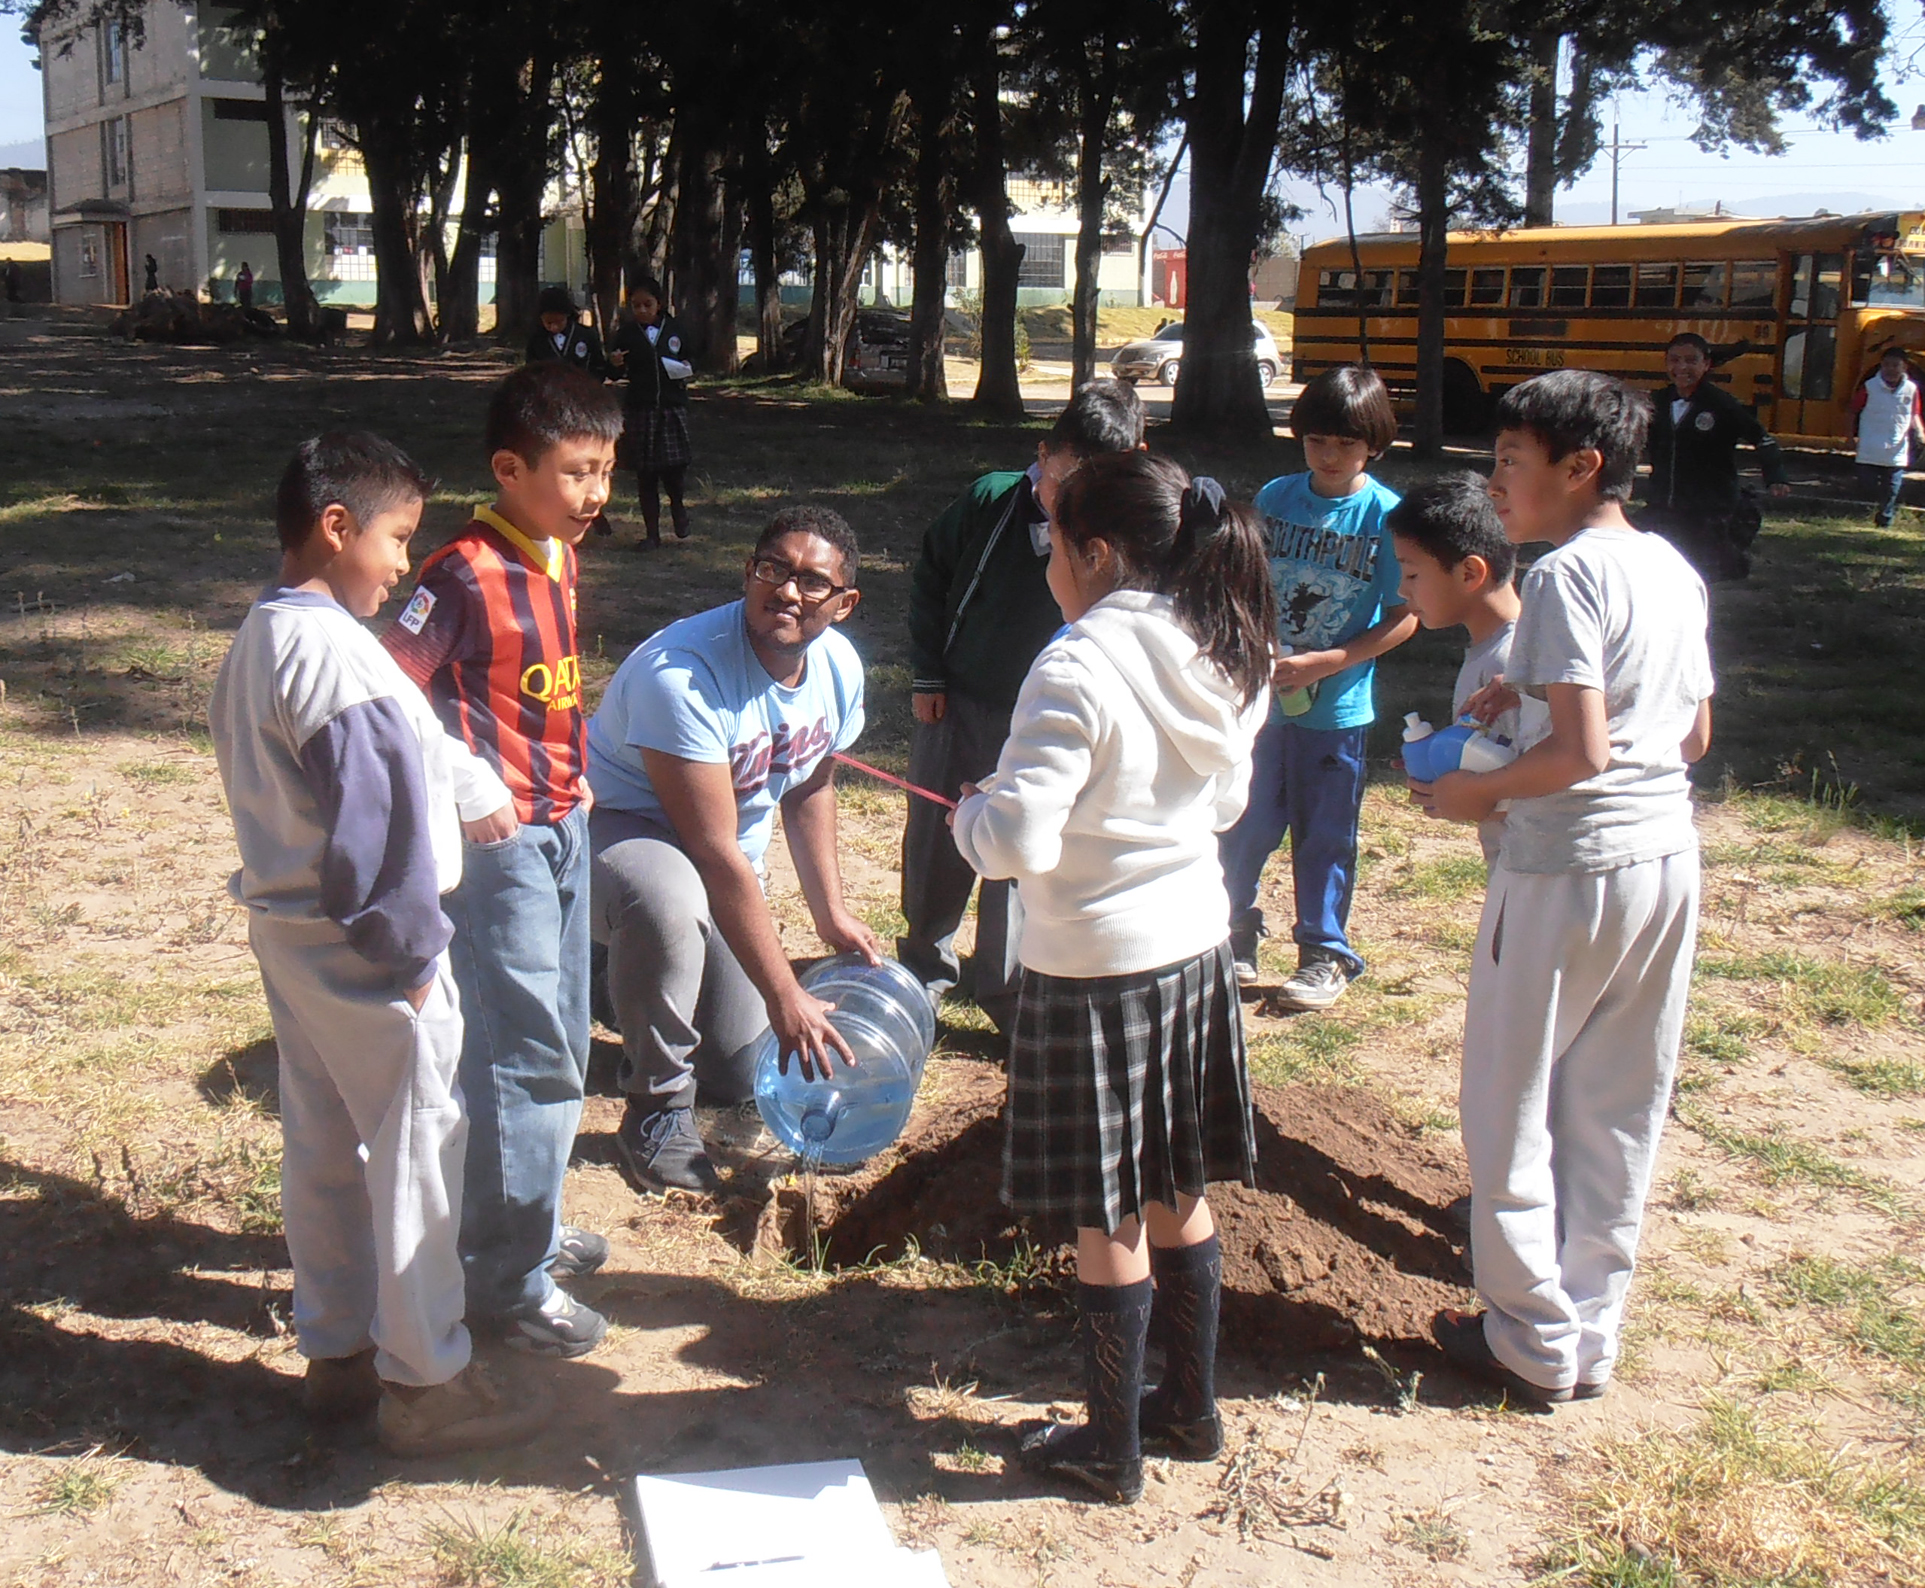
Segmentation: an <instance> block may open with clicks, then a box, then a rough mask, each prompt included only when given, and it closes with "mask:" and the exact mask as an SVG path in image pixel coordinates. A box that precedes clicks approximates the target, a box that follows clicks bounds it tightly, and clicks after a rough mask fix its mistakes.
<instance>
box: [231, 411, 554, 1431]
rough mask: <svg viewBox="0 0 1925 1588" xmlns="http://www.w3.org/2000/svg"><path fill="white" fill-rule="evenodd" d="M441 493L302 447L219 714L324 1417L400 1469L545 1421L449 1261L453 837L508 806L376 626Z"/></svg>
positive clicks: (313, 1375)
mask: <svg viewBox="0 0 1925 1588" xmlns="http://www.w3.org/2000/svg"><path fill="white" fill-rule="evenodd" d="M430 489H431V485H430V482H429V481H428V480H427V479H426V478H425V477H424V476H423V475H422V473H421V472H420V470H419V469H417V468H416V467H415V465H414V464H413V463H412V462H410V461H409V459H408V458H407V457H406V455H405V454H403V453H402V452H400V451H399V450H398V449H397V448H395V447H393V446H391V445H390V444H389V443H387V442H385V441H383V440H381V439H380V438H379V437H376V436H372V435H367V434H358V435H349V434H333V435H324V436H319V437H316V438H315V439H313V440H310V441H307V442H304V443H303V444H302V445H301V447H300V448H299V450H298V451H297V452H296V453H295V456H294V460H293V461H292V462H291V463H290V464H289V465H288V468H287V471H286V473H285V474H284V475H283V476H282V479H281V484H280V489H279V492H278V495H277V497H276V504H275V505H276V515H275V516H276V519H277V524H278V528H279V531H280V539H281V547H282V562H281V576H280V579H279V581H278V583H277V584H276V585H275V586H272V587H270V588H269V589H268V590H266V591H264V592H263V593H262V595H261V598H260V599H259V600H258V601H257V602H256V603H255V604H254V606H253V608H252V609H251V610H250V611H249V612H248V615H247V618H246V620H245V621H244V622H243V623H242V624H241V627H240V631H239V633H237V634H236V635H235V637H234V644H233V647H232V649H230V650H229V652H228V655H227V659H226V661H225V662H224V663H223V664H222V666H221V672H220V678H219V680H218V682H217V683H216V684H215V686H214V696H213V701H212V703H211V706H210V708H209V717H210V719H211V725H212V728H213V733H214V748H215V754H216V756H217V758H218V760H219V763H220V771H221V783H222V786H223V787H224V789H225V790H226V794H227V803H228V808H229V810H230V811H231V812H232V814H233V818H234V835H235V838H236V840H237V842H238V845H239V848H240V852H241V867H240V870H238V871H237V872H235V873H234V876H233V878H232V880H231V881H230V882H229V884H228V887H229V891H231V892H232V893H233V895H234V897H235V898H236V899H238V900H239V901H240V902H241V903H242V904H244V905H246V906H247V909H248V939H249V943H250V945H251V947H252V948H253V950H254V956H255V958H256V959H257V960H258V961H259V962H260V967H261V981H262V984H263V986H264V988H265V990H266V993H267V1002H268V1009H269V1011H270V1013H271V1014H272V1016H273V1020H274V1037H275V1043H276V1045H277V1047H278V1048H279V1050H280V1095H281V1129H282V1135H283V1140H284V1152H283V1160H282V1170H281V1202H282V1213H283V1219H284V1224H285V1228H286V1233H287V1245H288V1252H289V1255H290V1257H291V1258H292V1261H293V1265H294V1324H295V1329H296V1331H297V1334H298V1337H299V1341H300V1347H301V1353H302V1355H304V1356H305V1357H307V1359H308V1367H307V1404H308V1409H309V1412H310V1414H311V1415H313V1416H314V1417H315V1418H316V1419H317V1420H320V1421H335V1420H342V1419H345V1418H348V1417H351V1416H356V1415H362V1414H365V1413H366V1412H367V1411H369V1410H375V1411H376V1414H377V1415H376V1422H377V1426H378V1429H379V1433H380V1438H381V1442H382V1443H383V1445H385V1446H386V1447H387V1448H388V1450H389V1451H391V1452H392V1453H394V1454H397V1455H438V1454H442V1453H445V1452H448V1451H452V1450H461V1449H473V1448H478V1447H482V1446H490V1445H500V1444H506V1443H509V1442H511V1441H515V1440H519V1439H521V1438H523V1437H525V1436H526V1435H527V1434H528V1433H529V1432H531V1431H532V1430H533V1428H534V1427H535V1426H536V1425H537V1424H538V1423H539V1422H540V1420H541V1417H540V1411H539V1409H538V1408H537V1407H536V1406H534V1405H533V1404H532V1403H529V1402H527V1401H526V1400H518V1399H516V1398H513V1397H511V1396H510V1395H508V1394H507V1393H505V1392H504V1390H503V1388H502V1387H501V1386H500V1385H499V1384H498V1383H496V1382H495V1381H494V1380H493V1379H492V1378H491V1377H490V1376H489V1375H488V1374H487V1373H486V1372H484V1371H483V1369H482V1368H481V1366H480V1364H479V1363H473V1362H471V1361H470V1359H469V1358H470V1344H469V1338H468V1331H467V1329H466V1327H465V1326H464V1325H463V1323H462V1321H461V1318H462V1305H463V1302H462V1290H463V1285H462V1270H461V1260H460V1257H459V1256H458V1254H457V1252H456V1233H457V1231H458V1230H459V1228H460V1224H461V1170H462V1153H463V1150H464V1147H465V1144H466V1139H467V1121H466V1119H465V1117H464V1115H463V1111H462V1102H461V1093H460V1089H459V1087H458V1086H457V1085H456V1082H455V1067H456V1063H457V1061H458V1059H459V1058H460V1054H461V1030H462V1026H461V1010H460V1007H459V1004H458V1002H457V998H456V993H455V986H454V982H453V980H452V978H451V977H450V974H449V971H448V960H447V954H446V952H445V951H446V949H447V946H448V940H449V937H450V936H451V934H452V928H451V927H450V926H449V923H448V919H447V917H446V916H445V915H444V914H443V913H442V910H441V895H442V894H444V893H446V892H447V891H448V890H449V889H450V888H452V887H454V885H455V884H456V883H457V882H458V881H459V880H460V878H461V831H460V822H461V821H462V820H475V819H478V818H480V817H483V816H487V815H489V814H492V813H493V812H495V811H498V810H500V809H501V808H502V807H503V806H505V805H507V804H508V803H509V795H508V791H507V789H506V788H505V787H504V786H503V785H502V783H501V780H500V779H499V778H498V777H496V776H495V774H494V773H493V772H492V771H490V770H489V769H488V768H487V767H486V766H485V765H484V764H482V763H481V762H479V761H477V760H476V759H475V757H474V756H473V755H472V754H471V753H470V752H469V751H468V749H467V748H466V746H465V745H463V744H461V743H460V742H459V741H457V740H454V739H451V738H449V737H448V735H447V734H446V733H444V732H443V731H442V728H441V724H440V722H439V721H438V720H437V719H436V717H435V715H434V712H433V711H432V709H431V708H430V707H429V705H428V702H427V700H426V699H425V698H424V697H423V696H422V694H421V691H420V690H419V689H417V688H416V687H415V685H414V684H413V683H412V682H410V680H409V679H408V678H407V676H406V675H405V674H404V673H403V672H402V671H401V669H400V668H399V667H398V666H397V665H396V664H395V663H394V661H393V659H392V658H391V657H390V656H389V655H388V653H387V652H386V651H385V650H383V649H382V647H381V646H380V644H379V643H378V642H377V641H376V640H375V638H374V637H373V635H371V634H369V633H368V632H367V630H366V629H365V628H363V627H362V625H361V622H360V621H359V620H361V619H363V618H369V617H372V616H374V614H375V613H376V612H377V611H379V610H380V608H381V604H382V602H383V601H385V600H386V599H387V597H388V595H389V594H390V593H391V592H392V591H393V589H394V587H395V585H396V584H397V583H399V581H400V580H401V579H402V578H403V577H405V575H406V574H407V571H408V541H409V538H410V536H411V535H412V534H413V532H414V529H415V527H416V525H417V524H418V523H419V522H420V518H421V505H422V502H423V501H424V500H425V499H426V497H427V494H428V491H429V490H430Z"/></svg>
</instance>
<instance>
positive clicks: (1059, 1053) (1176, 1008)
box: [1003, 942, 1257, 1231]
mask: <svg viewBox="0 0 1925 1588" xmlns="http://www.w3.org/2000/svg"><path fill="white" fill-rule="evenodd" d="M1003 1118H1004V1123H1005V1134H1004V1137H1003V1201H1004V1202H1006V1203H1007V1204H1008V1205H1009V1206H1010V1207H1011V1208H1012V1209H1014V1210H1015V1211H1016V1212H1018V1213H1026V1214H1030V1215H1034V1216H1041V1217H1048V1218H1056V1219H1066V1220H1069V1221H1070V1222H1073V1223H1074V1224H1076V1225H1078V1226H1079V1227H1086V1228H1092V1229H1101V1230H1104V1231H1113V1230H1115V1229H1116V1228H1117V1226H1118V1225H1120V1224H1121V1223H1122V1222H1123V1220H1124V1219H1126V1218H1129V1217H1130V1216H1131V1215H1132V1214H1139V1215H1140V1214H1141V1213H1142V1211H1143V1209H1144V1207H1145V1206H1146V1205H1147V1204H1149V1203H1151V1202H1161V1203H1163V1204H1165V1205H1166V1206H1170V1207H1174V1206H1175V1205H1176V1199H1177V1196H1178V1195H1179V1194H1183V1195H1187V1196H1201V1195H1202V1194H1203V1191H1204V1188H1205V1187H1206V1186H1207V1185H1208V1184H1209V1183H1210V1182H1211V1181H1213V1180H1235V1181H1238V1182H1240V1183H1241V1184H1243V1185H1254V1184H1255V1183H1256V1157H1257V1151H1256V1135H1255V1131H1254V1129H1253V1126H1252V1121H1251V1114H1250V1072H1249V1067H1248V1065H1247V1063H1246V1061H1245V1058H1244V1051H1243V1016H1242V1011H1241V1008H1240V1006H1239V1004H1238V1001H1237V984H1236V971H1235V968H1234V965H1233V963H1232V961H1231V957H1230V945H1229V944H1228V943H1227V942H1226V943H1224V944H1223V945H1221V946H1220V947H1218V948H1214V949H1212V950H1210V952H1209V953H1207V954H1200V955H1198V956H1197V957H1196V958H1195V959H1192V960H1187V961H1185V962H1183V963H1182V964H1178V965H1165V966H1163V967H1162V968H1161V969H1159V970H1148V971H1140V972H1137V973H1135V974H1132V975H1127V976H1096V977H1072V976H1044V975H1041V974H1039V973H1038V972H1036V971H1033V970H1026V971H1024V972H1023V986H1022V994H1021V997H1020V999H1019V1001H1018V1004H1017V1009H1016V1029H1015V1032H1014V1034H1013V1036H1012V1037H1011V1040H1010V1052H1009V1089H1008V1098H1007V1102H1006V1105H1005V1107H1004V1110H1003Z"/></svg>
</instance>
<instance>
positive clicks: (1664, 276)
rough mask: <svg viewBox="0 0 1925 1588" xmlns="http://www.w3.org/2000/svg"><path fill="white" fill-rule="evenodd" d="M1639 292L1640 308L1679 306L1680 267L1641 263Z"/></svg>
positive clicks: (1638, 303)
mask: <svg viewBox="0 0 1925 1588" xmlns="http://www.w3.org/2000/svg"><path fill="white" fill-rule="evenodd" d="M1637 292H1638V295H1637V306H1638V307H1639V308H1640V309H1675V308H1676V307H1677V306H1678V267H1677V266H1676V265H1639V266H1638V289H1637Z"/></svg>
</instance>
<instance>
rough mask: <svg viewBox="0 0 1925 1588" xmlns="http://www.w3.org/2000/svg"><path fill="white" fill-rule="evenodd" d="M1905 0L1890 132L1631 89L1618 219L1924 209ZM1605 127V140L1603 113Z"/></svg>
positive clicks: (1590, 186) (1606, 182)
mask: <svg viewBox="0 0 1925 1588" xmlns="http://www.w3.org/2000/svg"><path fill="white" fill-rule="evenodd" d="M1898 3H1899V6H1900V9H1899V10H1897V11H1895V13H1894V15H1895V18H1896V20H1897V28H1896V39H1895V44H1896V48H1895V50H1894V52H1893V53H1894V59H1893V61H1892V62H1891V63H1890V64H1889V65H1888V67H1887V70H1886V73H1885V91H1886V93H1887V94H1888V95H1890V97H1891V98H1892V99H1893V100H1894V101H1895V102H1896V103H1897V104H1898V106H1899V115H1898V118H1897V120H1896V121H1895V122H1894V123H1893V127H1892V131H1890V132H1889V133H1888V134H1886V136H1885V137H1884V138H1882V139H1879V140H1876V141H1874V142H1871V143H1861V142H1859V141H1858V140H1857V139H1856V138H1853V137H1852V136H1851V135H1850V134H1848V133H1838V132H1828V131H1825V130H1823V129H1821V128H1816V127H1813V126H1812V125H1811V123H1810V121H1809V120H1808V119H1807V118H1794V119H1793V120H1791V121H1790V122H1788V123H1787V125H1786V127H1785V135H1786V139H1787V141H1788V143H1789V144H1790V147H1789V149H1788V150H1787V151H1786V153H1785V154H1784V155H1782V156H1777V157H1767V156H1763V155H1754V154H1747V153H1743V152H1734V153H1732V154H1731V155H1729V156H1726V157H1720V156H1717V155H1708V154H1705V153H1703V152H1702V151H1701V150H1699V149H1698V148H1696V147H1695V146H1694V145H1693V144H1692V143H1691V141H1690V131H1691V127H1692V121H1693V118H1692V116H1691V115H1690V113H1689V112H1688V111H1687V110H1684V109H1682V108H1680V107H1677V106H1675V105H1672V104H1670V103H1668V102H1667V101H1666V99H1665V96H1664V95H1662V94H1629V95H1625V96H1624V97H1623V98H1622V99H1620V100H1619V101H1618V102H1617V105H1616V110H1617V112H1618V122H1619V125H1620V127H1621V128H1622V136H1623V139H1624V141H1625V142H1626V143H1641V144H1644V145H1645V147H1644V148H1643V149H1641V150H1637V151H1635V152H1632V153H1627V154H1626V155H1625V156H1624V158H1623V162H1622V171H1621V178H1620V189H1619V209H1620V218H1623V219H1628V218H1629V216H1630V213H1631V212H1632V211H1634V210H1640V209H1650V208H1656V207H1660V206H1664V205H1677V204H1690V205H1696V204H1703V205H1710V204H1713V203H1715V202H1717V201H1719V200H1723V201H1724V204H1725V206H1726V208H1727V209H1730V210H1734V211H1736V212H1738V213H1739V214H1755V215H1779V214H1810V213H1811V211H1812V210H1814V209H1817V208H1819V207H1821V206H1822V207H1824V208H1827V209H1832V210H1837V211H1841V212H1847V211H1852V210H1858V209H1877V208H1894V209H1898V208H1908V207H1909V208H1925V132H1914V131H1912V129H1911V116H1912V112H1913V111H1914V109H1916V108H1918V107H1920V106H1921V105H1925V18H1922V17H1920V16H1919V13H1918V12H1917V10H1916V8H1914V7H1912V6H1910V5H1909V4H1908V3H1905V0H1898ZM32 59H33V55H32V52H31V51H30V50H29V49H28V48H27V46H26V45H25V44H24V43H23V42H21V39H20V33H19V26H18V22H17V20H16V19H15V18H14V17H12V16H9V15H0V165H14V164H27V165H36V166H37V165H40V164H43V163H44V158H45V157H44V154H43V153H41V152H39V151H38V150H37V149H26V150H23V149H20V148H18V147H16V146H18V145H20V144H29V143H31V144H36V145H37V144H38V143H39V140H40V138H41V112H40V104H41V102H40V74H39V73H38V72H37V71H35V70H34V68H33V66H32V64H31V62H32ZM1606 128H1607V136H1608V135H1609V132H1608V129H1609V122H1608V119H1607V123H1606ZM1284 187H1285V190H1286V193H1287V196H1288V197H1289V198H1290V199H1291V201H1292V202H1294V203H1296V204H1298V205H1299V206H1301V207H1302V208H1303V210H1304V211H1305V217H1304V219H1303V220H1301V221H1299V222H1297V223H1296V225H1295V227H1294V228H1293V229H1294V230H1295V231H1296V232H1298V233H1299V234H1300V235H1302V236H1305V237H1308V238H1311V239H1316V238H1321V237H1329V236H1332V235H1335V234H1337V233H1339V232H1340V231H1341V230H1342V219H1341V209H1340V201H1339V202H1338V203H1336V204H1333V202H1332V200H1333V199H1335V198H1336V195H1335V194H1334V193H1332V194H1330V195H1324V194H1320V193H1319V192H1318V191H1317V189H1316V188H1315V187H1314V186H1311V185H1309V184H1306V183H1302V182H1293V181H1286V182H1285V183H1284ZM1389 208H1390V195H1389V194H1388V193H1386V192H1383V191H1380V190H1364V191H1360V193H1359V195H1358V199H1357V204H1356V209H1357V224H1358V226H1359V228H1360V229H1368V230H1376V229H1378V228H1379V227H1380V226H1381V225H1382V224H1383V223H1384V220H1385V218H1386V216H1387V214H1388V211H1389ZM1187 210H1188V203H1187V193H1186V191H1185V184H1184V181H1183V179H1182V177H1180V176H1179V178H1178V180H1177V183H1176V184H1175V187H1174V188H1173V190H1172V192H1171V196H1170V203H1169V205H1168V206H1166V208H1165V212H1164V220H1165V222H1166V223H1167V224H1168V225H1169V226H1171V227H1172V228H1173V229H1174V230H1175V231H1176V232H1179V233H1180V232H1181V231H1182V229H1183V226H1184V224H1185V219H1186V212H1187ZM1610 216H1611V167H1610V161H1609V160H1608V159H1600V160H1599V161H1598V163H1597V165H1596V166H1594V167H1593V168H1592V169H1591V171H1590V172H1589V173H1588V174H1586V175H1585V176H1583V177H1581V178H1580V179H1579V180H1578V182H1577V184H1576V186H1575V187H1573V188H1572V189H1570V190H1569V191H1564V190H1560V191H1559V193H1558V195H1557V218H1558V219H1559V220H1560V221H1568V222H1573V223H1590V224H1597V223H1600V222H1604V221H1607V220H1609V219H1610ZM1171 241H1172V239H1171V237H1170V236H1169V235H1168V234H1167V233H1159V234H1158V237H1157V242H1158V244H1159V245H1160V246H1166V247H1167V246H1170V244H1171Z"/></svg>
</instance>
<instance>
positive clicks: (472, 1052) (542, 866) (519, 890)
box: [443, 810, 588, 1319]
mask: <svg viewBox="0 0 1925 1588" xmlns="http://www.w3.org/2000/svg"><path fill="white" fill-rule="evenodd" d="M443 908H444V909H446V911H447V912H448V918H449V919H450V920H451V921H453V922H454V928H455V936H454V942H453V943H452V944H450V945H449V949H448V957H449V960H450V962H451V964H452V966H453V969H454V978H455V985H456V986H457V987H458V988H459V989H460V991H461V1014H462V1018H463V1020H464V1022H465V1024H466V1030H465V1033H464V1035H463V1037H462V1043H461V1072H460V1073H461V1090H462V1093H463V1095H464V1097H465V1099H466V1101H467V1108H468V1157H467V1171H466V1187H465V1189H464V1192H463V1195H462V1204H461V1260H462V1266H463V1268H464V1269H465V1270H466V1272H467V1281H468V1316H469V1317H470V1318H471V1319H472V1318H488V1317H500V1316H501V1315H503V1314H504V1313H508V1312H512V1311H515V1310H518V1309H520V1308H522V1307H525V1306H529V1305H538V1304H540V1303H541V1302H542V1301H544V1300H546V1299H547V1296H548V1293H549V1291H550V1290H551V1289H552V1288H553V1286H554V1281H553V1280H552V1279H550V1278H549V1277H548V1264H549V1262H550V1260H552V1259H553V1257H554V1255H555V1252H556V1248H557V1243H558V1242H559V1240H560V1236H561V1188H562V1177H563V1176H564V1175H565V1174H566V1173H567V1171H568V1155H569V1152H570V1150H571V1149H572V1148H573V1147H574V1144H575V1127H576V1126H577V1125H578V1124H579V1123H580V1122H581V1111H582V1089H583V1086H584V1084H585V1083H586V1081H587V1078H588V817H587V815H586V814H585V813H584V812H582V811H580V810H575V811H571V812H570V813H569V814H568V815H567V816H566V817H564V818H563V819H562V820H561V821H560V822H558V823H557V824H556V825H554V826H553V827H522V828H520V829H519V830H518V831H517V832H516V833H515V836H514V837H512V838H506V839H503V840H502V841H501V842H500V843H498V844H464V845H463V848H462V876H461V886H460V887H458V888H456V889H455V891H454V892H453V893H451V894H449V895H448V896H447V898H446V899H445V900H444V901H443Z"/></svg>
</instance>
